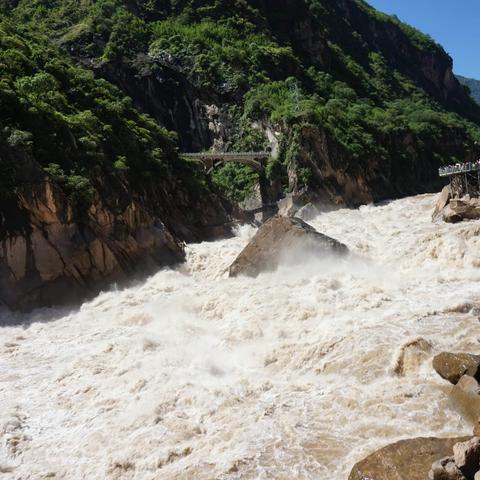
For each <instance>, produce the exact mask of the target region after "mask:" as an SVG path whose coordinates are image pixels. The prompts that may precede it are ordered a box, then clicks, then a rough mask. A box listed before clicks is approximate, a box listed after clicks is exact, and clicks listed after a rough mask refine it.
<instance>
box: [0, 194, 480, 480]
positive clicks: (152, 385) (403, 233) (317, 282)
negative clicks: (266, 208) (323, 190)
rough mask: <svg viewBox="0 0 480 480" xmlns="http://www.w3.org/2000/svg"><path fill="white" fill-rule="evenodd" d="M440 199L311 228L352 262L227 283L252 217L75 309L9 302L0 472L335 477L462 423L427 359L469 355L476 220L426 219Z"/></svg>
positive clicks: (0, 392) (0, 347) (353, 214)
mask: <svg viewBox="0 0 480 480" xmlns="http://www.w3.org/2000/svg"><path fill="white" fill-rule="evenodd" d="M434 202H435V197H434V196H432V195H423V196H417V197H411V198H406V199H402V200H398V201H393V202H390V203H386V204H383V205H378V206H364V207H361V208H359V209H355V210H346V209H343V210H338V211H334V212H330V213H324V214H321V215H320V216H318V217H317V218H316V219H314V220H313V221H311V222H310V223H311V224H312V225H313V226H314V227H315V228H317V229H318V230H319V231H321V232H323V233H325V234H327V235H330V236H332V237H334V238H336V239H338V240H340V241H342V242H344V243H346V244H347V245H348V247H349V248H350V249H351V250H352V251H353V252H354V253H355V254H356V255H355V258H348V259H343V260H338V259H331V258H321V259H308V261H307V262H298V264H289V265H286V266H283V267H281V268H279V269H278V270H277V271H276V272H274V273H266V274H262V275H260V276H259V277H258V278H256V279H251V278H242V277H239V278H235V279H229V278H228V277H227V275H226V273H225V272H226V269H227V268H228V266H229V265H230V263H231V262H232V261H233V259H234V258H235V257H236V255H237V254H238V253H239V252H240V251H241V249H242V248H243V246H244V245H245V244H246V242H247V241H248V239H249V238H250V237H251V236H252V235H253V234H254V233H255V230H254V229H253V228H252V227H245V226H244V227H240V228H239V230H238V232H237V235H236V236H235V238H232V239H228V240H222V241H216V242H212V243H202V244H198V245H190V246H188V261H187V263H186V264H185V265H184V266H182V267H181V268H179V269H177V270H174V271H172V270H165V271H160V272H159V273H157V274H156V275H154V276H152V277H150V278H149V279H148V280H146V281H144V282H142V283H138V284H136V285H133V286H131V287H130V288H128V289H124V290H121V291H115V290H112V291H110V292H107V293H103V294H101V295H99V296H98V297H97V298H95V299H94V300H93V301H91V302H88V303H85V304H83V305H82V306H81V308H79V309H77V310H75V311H67V310H62V309H44V310H37V311H35V312H33V313H32V314H29V315H23V316H22V315H20V314H11V313H7V312H3V313H2V314H1V315H2V322H3V325H4V326H3V327H2V328H0V332H1V333H0V335H1V336H0V441H1V444H0V472H3V474H2V473H0V478H2V479H3V478H8V479H10V478H11V479H22V480H23V479H35V480H36V479H46V478H53V479H69V480H76V479H121V480H127V479H128V480H130V479H135V480H148V479H162V480H163V479H185V480H187V479H189V480H190V479H195V480H203V479H205V480H206V479H282V480H283V479H285V480H291V479H321V480H324V479H330V480H331V479H333V480H345V479H346V478H347V477H348V473H349V471H350V469H351V467H352V465H353V464H354V462H355V461H358V460H360V459H361V458H363V457H364V456H366V455H367V454H369V453H371V452H372V451H374V450H375V449H377V448H379V447H382V446H384V445H386V444H388V443H391V442H393V441H396V440H398V439H401V438H408V437H415V436H450V435H452V436H454V435H459V434H465V433H469V432H470V431H471V427H469V426H468V425H467V424H466V423H464V422H463V420H462V419H461V418H460V417H459V416H458V415H457V413H455V412H454V411H452V410H451V409H450V408H449V404H448V400H447V396H448V391H449V386H448V384H447V383H446V382H444V381H443V380H442V379H441V378H440V377H438V376H437V374H436V373H435V372H434V371H433V369H432V367H431V359H432V357H433V355H434V354H435V353H438V352H440V351H442V350H448V351H457V350H459V351H473V352H475V351H478V342H479V339H478V336H479V330H478V327H479V318H478V314H479V308H478V307H477V304H478V302H479V299H480V288H479V285H480V284H479V280H480V268H479V266H480V222H469V223H463V224H457V225H446V224H442V223H440V224H434V223H432V222H431V219H430V215H431V212H432V208H433V204H434ZM19 322H21V324H20V323H19ZM5 325H6V326H5ZM409 344H411V346H410V347H408V346H407V345H409ZM402 347H403V348H402ZM402 352H404V355H402Z"/></svg>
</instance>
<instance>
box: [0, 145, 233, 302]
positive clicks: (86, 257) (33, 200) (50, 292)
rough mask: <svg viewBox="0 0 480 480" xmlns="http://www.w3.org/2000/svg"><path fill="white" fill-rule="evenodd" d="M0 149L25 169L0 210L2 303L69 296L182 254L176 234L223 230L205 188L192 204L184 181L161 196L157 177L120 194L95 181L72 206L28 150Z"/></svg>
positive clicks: (221, 216)
mask: <svg viewBox="0 0 480 480" xmlns="http://www.w3.org/2000/svg"><path fill="white" fill-rule="evenodd" d="M1 153H3V154H4V155H7V154H9V155H13V156H14V157H15V158H17V159H18V161H19V162H23V164H24V165H25V174H26V175H27V176H30V180H29V181H28V180H27V178H25V177H23V178H21V179H17V181H19V182H18V183H19V186H18V187H17V188H16V189H15V194H14V195H10V196H9V198H6V199H4V202H5V203H4V205H5V208H4V209H3V210H2V216H1V217H0V227H1V228H0V234H1V235H0V303H3V304H4V305H6V306H7V307H9V308H12V309H30V308H33V307H38V306H50V305H58V304H72V303H76V302H78V301H81V300H84V299H86V298H89V297H92V296H93V295H95V294H97V293H98V292H99V291H100V290H102V289H105V288H109V287H110V286H111V285H112V283H117V284H120V285H121V284H122V283H125V282H127V281H128V280H132V279H133V278H135V277H136V276H144V275H146V274H150V273H153V272H154V271H156V270H158V269H159V268H161V267H168V266H172V265H175V264H178V263H180V262H183V261H184V259H185V251H184V242H183V239H188V240H190V241H195V240H199V239H201V238H209V237H212V236H218V235H222V234H224V235H225V234H228V231H229V227H228V225H227V223H228V214H227V213H226V211H225V210H224V209H223V206H222V204H221V202H220V201H219V200H218V199H217V198H216V197H215V196H213V195H212V196H211V197H210V198H208V197H205V198H203V199H202V201H200V202H199V203H198V204H193V203H192V197H191V195H190V194H189V192H188V188H187V187H186V186H185V185H181V184H178V185H177V187H176V192H175V193H172V195H171V198H170V199H167V200H165V192H164V188H165V185H159V189H158V191H156V192H155V191H151V190H150V191H147V190H145V192H143V194H138V193H137V194H135V193H132V192H127V194H126V196H125V197H123V198H120V197H119V196H118V191H119V188H118V187H117V188H115V189H111V188H109V186H108V185H103V188H102V189H98V190H97V191H96V192H95V193H94V195H93V200H92V202H91V204H90V206H89V208H88V209H87V210H86V211H85V212H83V213H81V214H79V213H78V212H75V211H74V210H73V208H72V205H71V204H70V202H69V200H68V198H67V197H66V196H65V194H64V192H63V191H62V189H61V188H60V187H59V186H58V185H56V184H55V182H54V181H53V180H52V179H51V178H49V177H48V176H45V175H44V173H43V171H42V170H41V169H40V168H37V167H36V166H35V162H34V161H33V160H32V159H31V158H29V157H28V156H26V155H22V154H20V153H18V152H14V151H11V150H10V151H7V150H4V149H3V150H1ZM125 187H126V188H128V184H127V185H125ZM162 200H163V202H162ZM169 202H171V203H172V204H174V205H175V207H170V206H169V205H168V203H169ZM169 225H173V228H172V227H170V226H169Z"/></svg>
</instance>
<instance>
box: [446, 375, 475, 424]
mask: <svg viewBox="0 0 480 480" xmlns="http://www.w3.org/2000/svg"><path fill="white" fill-rule="evenodd" d="M449 401H450V404H451V406H452V407H453V408H454V409H455V410H456V411H457V412H458V413H460V415H462V416H463V417H464V418H465V419H466V420H468V421H470V422H471V423H472V424H473V425H474V426H475V428H476V429H478V421H479V419H480V385H479V384H478V382H477V380H475V378H473V377H470V376H469V375H464V376H463V377H462V378H461V379H460V380H459V381H458V383H457V384H456V385H455V386H454V387H453V389H452V391H451V393H450V397H449Z"/></svg>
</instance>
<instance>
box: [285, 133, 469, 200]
mask: <svg viewBox="0 0 480 480" xmlns="http://www.w3.org/2000/svg"><path fill="white" fill-rule="evenodd" d="M464 142H465V137H464V135H463V133H462V132H461V131H456V130H454V129H452V130H451V131H450V132H449V135H448V136H447V137H445V138H443V139H442V149H444V150H445V151H446V152H448V153H449V154H450V155H451V156H452V157H457V158H460V157H462V156H465V147H464ZM297 143H298V145H297V149H298V153H297V155H296V156H295V158H294V161H293V163H292V164H291V165H290V169H289V182H290V185H291V187H292V190H293V192H294V194H297V195H298V194H301V196H302V198H303V201H304V202H314V203H315V202H317V203H322V204H325V203H326V204H337V205H347V206H359V205H361V204H367V203H372V202H377V201H380V200H384V199H387V198H398V197H402V196H407V195H416V194H419V193H425V192H433V191H438V190H439V189H440V188H441V187H442V184H443V182H442V180H441V179H440V178H439V177H438V165H437V163H436V160H435V157H434V156H433V155H432V152H434V151H435V148H436V147H438V145H434V144H431V143H428V144H425V143H422V142H420V141H419V140H418V139H416V138H415V136H414V135H412V134H411V133H408V132H407V133H399V134H396V135H388V136H385V138H383V139H382V143H383V145H384V146H385V152H386V153H385V156H384V157H383V158H379V157H376V156H372V157H365V158H359V159H354V158H352V155H351V154H350V153H349V152H348V151H347V150H346V149H345V148H342V146H341V145H339V144H338V143H337V142H335V141H333V140H332V139H331V136H330V135H329V133H328V132H327V131H325V130H322V129H318V128H314V127H304V128H302V129H301V131H300V132H299V133H298V134H297ZM474 155H475V153H474V152H473V151H472V152H469V153H468V156H467V159H468V158H470V156H472V158H473V156H474ZM302 168H307V169H308V171H309V172H310V178H309V179H308V186H307V187H306V186H305V185H304V182H302V181H301V179H300V178H299V176H298V172H299V171H301V169H302Z"/></svg>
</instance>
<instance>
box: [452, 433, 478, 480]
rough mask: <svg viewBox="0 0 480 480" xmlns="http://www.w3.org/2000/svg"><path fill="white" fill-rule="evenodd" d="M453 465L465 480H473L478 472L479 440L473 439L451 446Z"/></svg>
mask: <svg viewBox="0 0 480 480" xmlns="http://www.w3.org/2000/svg"><path fill="white" fill-rule="evenodd" d="M453 458H454V459H455V465H456V466H457V467H458V468H459V469H460V470H461V471H462V473H463V475H465V477H466V478H467V479H473V477H474V476H475V474H476V473H477V472H478V471H479V470H480V438H479V437H473V438H472V439H470V440H468V441H466V442H460V443H456V444H455V445H454V446H453Z"/></svg>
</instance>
